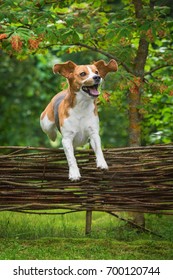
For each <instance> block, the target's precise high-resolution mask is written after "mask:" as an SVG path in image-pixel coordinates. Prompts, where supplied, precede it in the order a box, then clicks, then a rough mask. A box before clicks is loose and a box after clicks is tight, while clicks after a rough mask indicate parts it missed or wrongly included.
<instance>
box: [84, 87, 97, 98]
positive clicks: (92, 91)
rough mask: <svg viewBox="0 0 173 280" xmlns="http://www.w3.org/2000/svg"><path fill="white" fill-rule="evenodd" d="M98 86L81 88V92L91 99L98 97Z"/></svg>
mask: <svg viewBox="0 0 173 280" xmlns="http://www.w3.org/2000/svg"><path fill="white" fill-rule="evenodd" d="M98 86H99V85H98V84H96V85H93V86H83V87H82V90H83V91H85V92H86V93H88V94H89V95H90V96H92V97H98V96H99V92H98Z"/></svg>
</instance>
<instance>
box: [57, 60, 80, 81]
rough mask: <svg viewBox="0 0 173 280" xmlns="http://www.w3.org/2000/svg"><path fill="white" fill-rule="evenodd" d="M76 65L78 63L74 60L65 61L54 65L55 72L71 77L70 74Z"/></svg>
mask: <svg viewBox="0 0 173 280" xmlns="http://www.w3.org/2000/svg"><path fill="white" fill-rule="evenodd" d="M75 67H76V64H75V63H74V62H73V61H71V60H69V61H67V62H65V63H61V64H55V65H54V66H53V73H54V74H55V73H59V74H60V75H62V76H64V77H65V78H69V76H70V74H71V73H73V71H74V69H75Z"/></svg>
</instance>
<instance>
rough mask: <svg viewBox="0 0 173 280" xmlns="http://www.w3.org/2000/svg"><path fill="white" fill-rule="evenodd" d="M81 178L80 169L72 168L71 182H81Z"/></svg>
mask: <svg viewBox="0 0 173 280" xmlns="http://www.w3.org/2000/svg"><path fill="white" fill-rule="evenodd" d="M80 178H81V175H80V172H79V168H78V167H77V168H76V167H75V168H74V167H72V168H70V171H69V179H70V180H71V181H79V180H80Z"/></svg>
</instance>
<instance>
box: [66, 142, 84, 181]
mask: <svg viewBox="0 0 173 280" xmlns="http://www.w3.org/2000/svg"><path fill="white" fill-rule="evenodd" d="M62 145H63V148H64V152H65V155H66V158H67V161H68V166H69V179H70V180H71V181H77V180H79V179H80V177H81V175H80V172H79V168H78V166H77V162H76V158H75V156H74V149H73V144H72V140H71V139H68V138H65V137H64V138H63V139H62Z"/></svg>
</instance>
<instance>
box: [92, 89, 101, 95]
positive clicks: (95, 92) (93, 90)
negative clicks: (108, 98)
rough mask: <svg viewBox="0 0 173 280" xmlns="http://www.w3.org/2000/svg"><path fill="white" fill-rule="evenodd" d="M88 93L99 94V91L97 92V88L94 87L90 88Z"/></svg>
mask: <svg viewBox="0 0 173 280" xmlns="http://www.w3.org/2000/svg"><path fill="white" fill-rule="evenodd" d="M90 93H91V94H92V95H94V96H97V95H99V92H98V90H96V88H90Z"/></svg>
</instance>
